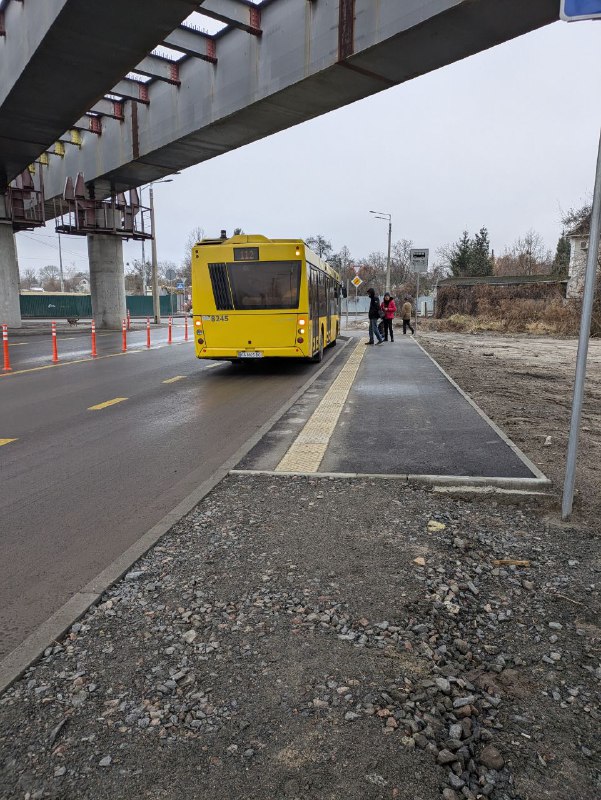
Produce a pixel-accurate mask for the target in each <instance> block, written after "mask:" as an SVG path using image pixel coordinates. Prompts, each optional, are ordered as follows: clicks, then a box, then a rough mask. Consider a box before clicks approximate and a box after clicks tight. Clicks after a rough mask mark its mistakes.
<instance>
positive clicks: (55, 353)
mask: <svg viewBox="0 0 601 800" xmlns="http://www.w3.org/2000/svg"><path fill="white" fill-rule="evenodd" d="M52 363H53V364H57V363H58V347H57V344H56V322H53V323H52Z"/></svg>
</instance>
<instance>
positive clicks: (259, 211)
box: [17, 21, 601, 272]
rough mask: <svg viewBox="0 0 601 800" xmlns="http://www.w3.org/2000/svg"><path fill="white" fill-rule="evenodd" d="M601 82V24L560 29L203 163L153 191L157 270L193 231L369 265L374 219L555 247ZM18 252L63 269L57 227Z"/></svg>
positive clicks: (441, 237)
mask: <svg viewBox="0 0 601 800" xmlns="http://www.w3.org/2000/svg"><path fill="white" fill-rule="evenodd" d="M600 79H601V21H600V22H598V23H597V22H580V23H573V24H569V25H568V24H566V23H556V24H554V25H551V26H548V27H546V28H543V29H541V30H539V31H536V32H534V33H531V34H528V35H527V36H523V37H520V38H519V39H516V40H514V41H512V42H509V43H506V44H504V45H501V46H499V47H497V48H494V49H493V50H489V51H487V52H485V53H481V54H479V55H476V56H473V57H471V58H469V59H466V60H465V61H462V62H460V63H458V64H453V65H451V66H449V67H445V68H444V69H441V70H438V71H437V72H434V73H431V74H429V75H425V76H423V77H421V78H418V79H416V80H414V81H411V82H409V83H405V84H403V85H401V86H397V87H395V88H393V89H389V90H387V91H384V92H381V93H380V94H378V95H375V96H374V97H371V98H368V99H367V100H362V101H360V102H358V103H354V104H353V105H351V106H347V107H346V108H343V109H340V110H338V111H334V112H332V113H330V114H327V115H325V116H323V117H320V118H319V119H316V120H313V121H311V122H307V123H304V124H303V125H300V126H298V127H296V128H292V129H291V130H288V131H284V132H283V133H279V134H276V135H275V136H271V137H269V138H268V139H264V140H262V141H260V142H256V143H255V144H251V145H248V146H246V147H244V148H241V149H239V150H236V151H233V152H231V153H229V154H226V155H224V156H220V157H219V158H216V159H213V160H212V161H208V162H206V163H204V164H200V165H198V166H196V167H192V168H190V169H188V170H186V171H185V172H183V173H182V174H181V175H179V176H177V177H176V178H175V179H174V182H173V183H170V184H163V185H160V186H157V187H156V189H155V207H156V212H157V243H158V254H159V260H161V261H163V260H170V261H175V262H177V263H179V262H180V261H181V260H182V258H183V255H184V243H185V240H186V237H187V235H188V233H189V231H190V230H191V229H192V228H194V227H195V226H201V227H202V228H204V230H205V231H206V233H207V235H214V234H216V233H218V232H219V230H220V229H221V228H226V229H227V230H228V232H230V233H231V231H232V230H233V228H234V227H238V226H239V227H242V228H243V229H244V231H245V232H247V233H251V232H252V233H263V234H265V235H267V236H273V237H282V238H288V237H295V236H302V237H306V236H309V235H311V234H315V233H323V234H324V235H325V236H327V237H328V238H330V239H331V240H332V244H333V245H334V248H335V249H339V248H340V247H342V245H344V244H346V245H347V246H348V247H349V248H350V250H351V253H352V254H353V255H354V256H357V257H361V256H365V255H367V254H368V253H369V252H370V251H372V250H383V249H384V248H385V245H386V223H385V222H384V221H381V220H379V221H378V220H373V219H371V217H370V215H369V214H368V211H369V210H370V209H376V210H379V211H386V212H390V213H392V216H393V239H399V238H408V239H412V240H413V242H414V243H415V245H416V246H419V247H430V248H431V250H436V248H438V247H439V246H440V245H444V244H446V243H448V242H452V241H455V240H456V239H458V238H459V236H460V235H461V232H462V231H463V230H464V229H467V230H469V231H470V232H472V233H473V232H474V231H476V230H477V229H479V228H480V227H481V226H482V225H486V226H487V227H488V229H489V231H490V238H491V243H492V246H493V248H494V249H495V252H496V253H497V254H501V253H502V251H503V249H504V247H505V246H507V245H510V244H511V243H512V242H513V241H514V240H515V239H516V238H517V237H518V236H520V235H522V234H524V233H525V232H526V231H527V230H528V229H529V228H534V229H535V230H537V231H538V232H539V233H540V234H541V235H542V236H543V238H544V240H545V242H546V244H547V246H548V247H549V248H551V249H553V250H554V249H555V245H556V243H557V237H558V235H559V233H560V230H561V226H560V221H559V220H560V216H561V210H562V209H564V210H565V209H568V208H569V207H571V206H577V205H581V204H582V203H583V202H584V201H585V200H586V199H587V198H588V197H589V196H590V195H591V193H592V189H593V180H594V170H595V159H596V148H597V143H598V137H599V128H600V125H601V93H600V92H599V86H600V85H601V81H600ZM17 247H18V252H19V262H20V268H21V272H23V270H25V269H27V268H28V267H36V268H39V267H42V266H44V265H45V264H48V263H54V264H58V249H57V246H56V235H55V234H54V232H53V228H52V227H49V226H47V227H46V228H45V229H43V230H41V231H39V232H30V233H26V234H19V235H18V236H17ZM140 252H141V250H140V244H139V243H129V244H127V245H126V246H125V260H126V261H128V260H130V259H134V258H138V257H140ZM63 259H64V263H65V264H66V265H70V264H73V265H74V266H76V267H77V268H78V269H82V270H86V269H87V249H86V242H85V239H82V238H79V237H63Z"/></svg>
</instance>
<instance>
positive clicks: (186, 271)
mask: <svg viewBox="0 0 601 800" xmlns="http://www.w3.org/2000/svg"><path fill="white" fill-rule="evenodd" d="M237 230H238V229H237ZM204 238H205V232H204V228H201V227H200V226H199V225H197V226H196V227H195V228H192V230H191V231H190V233H189V234H188V236H187V237H186V242H185V244H184V257H183V259H182V268H181V274H182V278H183V280H184V283H185V284H186V286H190V284H191V283H192V249H193V247H194V245H195V244H196V243H197V242H200V241H201V239H204Z"/></svg>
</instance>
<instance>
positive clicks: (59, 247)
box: [58, 231, 65, 293]
mask: <svg viewBox="0 0 601 800" xmlns="http://www.w3.org/2000/svg"><path fill="white" fill-rule="evenodd" d="M58 264H59V266H58V268H59V272H60V280H61V293H62V292H64V291H65V281H64V278H63V248H62V246H61V233H60V231H58Z"/></svg>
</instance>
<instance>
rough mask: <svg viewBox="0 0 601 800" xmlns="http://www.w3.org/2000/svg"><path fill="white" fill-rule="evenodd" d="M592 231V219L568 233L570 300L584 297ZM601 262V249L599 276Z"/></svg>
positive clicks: (600, 254)
mask: <svg viewBox="0 0 601 800" xmlns="http://www.w3.org/2000/svg"><path fill="white" fill-rule="evenodd" d="M590 231H591V221H590V219H585V220H584V222H581V223H580V224H579V225H577V226H576V227H575V228H573V229H572V230H571V231H569V232H568V233H567V237H568V239H569V240H570V266H569V268H568V288H567V292H566V296H567V297H570V298H578V297H582V295H583V293H584V278H585V275H586V261H587V257H588V243H589V238H590ZM600 262H601V248H599V256H598V259H597V274H598V273H599V263H600Z"/></svg>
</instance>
